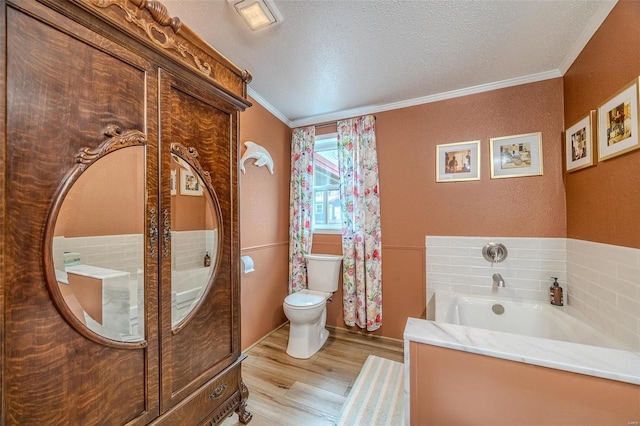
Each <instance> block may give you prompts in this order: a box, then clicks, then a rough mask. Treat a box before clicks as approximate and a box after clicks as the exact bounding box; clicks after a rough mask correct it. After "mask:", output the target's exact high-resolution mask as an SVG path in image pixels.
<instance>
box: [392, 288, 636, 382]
mask: <svg viewBox="0 0 640 426" xmlns="http://www.w3.org/2000/svg"><path fill="white" fill-rule="evenodd" d="M495 304H500V305H502V307H503V308H504V313H503V314H502V315H496V314H494V313H493V311H492V309H491V308H492V307H493V305H495ZM567 312H569V313H571V315H570V314H569V313H567ZM427 313H428V315H427V319H426V320H422V319H417V318H408V320H407V324H406V326H405V331H404V339H405V348H406V347H407V342H409V341H415V342H420V343H424V344H429V345H436V346H441V347H446V348H450V349H456V350H462V351H465V352H470V353H477V354H482V355H488V356H493V357H497V358H502V359H508V360H512V361H517V362H524V363H527V364H532V365H538V366H543V367H549V368H555V369H559V370H564V371H569V372H574V373H580V374H586V375H589V376H594V377H600V378H605V379H611V380H619V381H622V382H626V383H633V384H636V385H640V353H637V352H633V351H630V350H627V349H626V348H625V347H624V346H623V345H622V344H621V343H619V342H617V341H615V340H613V339H611V338H609V337H608V336H606V335H604V334H602V333H600V332H598V331H596V330H595V329H593V328H591V327H589V326H588V325H587V324H585V323H583V322H581V321H579V320H578V319H576V317H575V316H574V314H573V311H572V310H571V308H570V307H568V306H564V307H557V306H552V305H550V304H548V305H547V304H545V303H541V302H538V301H523V300H515V299H509V298H506V297H494V296H481V295H469V294H462V293H448V292H437V293H434V294H433V295H431V296H430V297H429V302H428V304H427Z"/></svg>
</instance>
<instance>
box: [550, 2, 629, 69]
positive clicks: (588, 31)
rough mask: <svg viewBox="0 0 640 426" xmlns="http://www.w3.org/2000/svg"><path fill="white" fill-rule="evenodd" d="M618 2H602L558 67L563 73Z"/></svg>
mask: <svg viewBox="0 0 640 426" xmlns="http://www.w3.org/2000/svg"><path fill="white" fill-rule="evenodd" d="M617 3H618V0H606V1H603V2H602V3H601V4H600V7H599V8H598V10H597V11H596V13H594V14H593V16H592V17H591V20H590V21H589V23H588V24H587V25H586V27H585V28H584V30H583V31H582V34H580V37H578V39H577V40H576V41H575V43H573V46H571V49H569V52H568V53H567V55H566V56H565V57H564V59H563V60H562V63H561V64H560V67H559V68H558V69H559V70H560V72H561V73H562V75H564V74H565V73H566V72H567V71H568V70H569V68H571V65H573V63H574V61H575V60H576V58H577V57H578V55H580V52H582V50H583V49H584V48H585V46H586V45H587V43H589V40H591V37H593V35H594V34H595V33H596V31H597V30H598V28H600V25H602V23H603V22H604V20H605V19H607V16H609V13H610V12H611V10H612V9H613V7H614V6H615V5H616V4H617Z"/></svg>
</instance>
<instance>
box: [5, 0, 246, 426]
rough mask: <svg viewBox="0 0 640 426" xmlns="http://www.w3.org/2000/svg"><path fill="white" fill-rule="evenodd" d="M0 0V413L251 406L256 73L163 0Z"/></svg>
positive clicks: (123, 420) (138, 416)
mask: <svg viewBox="0 0 640 426" xmlns="http://www.w3.org/2000/svg"><path fill="white" fill-rule="evenodd" d="M0 4H1V6H2V7H1V9H0V14H1V15H2V16H1V20H0V22H1V24H0V25H1V26H2V31H1V32H0V48H1V49H2V59H3V63H2V65H3V66H2V67H0V75H1V78H0V84H1V85H2V88H1V90H2V93H3V95H4V96H2V98H1V99H0V114H1V115H2V123H3V125H2V127H1V130H2V131H1V132H0V133H1V137H2V149H0V163H1V164H2V166H3V173H2V175H1V177H0V181H1V184H2V185H1V188H2V189H1V190H0V191H1V192H0V197H1V202H0V221H1V223H0V225H1V226H0V275H1V279H0V290H1V291H0V304H1V306H2V309H3V311H2V315H1V316H0V337H1V342H2V343H1V349H2V350H1V353H0V367H1V368H0V374H1V376H0V379H1V381H2V386H1V392H2V395H1V406H0V409H1V416H0V425H48V426H50V425H83V426H86V425H124V424H128V425H143V424H163V425H164V424H168V425H180V426H188V425H202V424H218V423H220V422H222V421H223V420H224V419H225V418H226V417H228V416H229V415H231V414H233V413H234V412H235V413H237V414H238V416H239V419H240V421H241V422H243V423H247V422H249V420H250V419H251V414H250V413H249V412H248V411H247V410H246V403H247V398H248V390H247V388H246V386H245V385H244V384H243V382H242V376H241V364H240V363H241V361H242V359H243V354H242V353H241V350H240V287H239V280H240V269H239V261H240V260H239V259H240V255H239V253H240V246H239V226H238V220H239V215H238V185H237V184H238V175H237V173H238V158H239V155H238V154H239V153H238V132H239V117H240V112H241V111H243V110H244V109H245V108H247V107H249V106H250V103H249V102H248V100H247V96H246V86H247V83H249V82H250V80H251V74H250V73H249V72H248V71H246V70H242V69H239V68H238V67H237V66H235V65H234V64H232V63H231V62H230V61H229V60H228V59H226V58H225V57H224V56H223V55H221V54H220V53H218V52H217V51H216V50H215V49H214V48H212V47H211V46H209V45H208V44H207V43H205V42H204V41H202V40H201V39H200V38H199V37H198V36H197V35H196V34H194V33H193V32H192V31H191V30H190V29H189V28H188V27H187V26H185V25H183V24H182V23H181V22H180V20H179V19H178V18H176V17H171V16H169V14H168V12H167V9H166V8H165V6H163V5H162V4H161V3H160V2H158V1H152V0H4V1H1V2H0ZM216 19H221V18H218V17H215V16H212V17H211V25H215V21H216Z"/></svg>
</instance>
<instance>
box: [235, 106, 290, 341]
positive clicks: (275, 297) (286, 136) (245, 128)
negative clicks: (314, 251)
mask: <svg viewBox="0 0 640 426" xmlns="http://www.w3.org/2000/svg"><path fill="white" fill-rule="evenodd" d="M251 101H252V102H253V106H252V107H251V108H248V109H247V110H246V111H245V112H243V113H241V116H240V142H241V154H243V153H244V150H245V147H244V142H246V141H253V142H255V143H257V144H258V145H262V146H263V147H265V148H266V149H267V150H268V151H269V153H270V154H271V158H272V159H273V162H274V174H273V175H271V174H270V173H269V171H268V170H267V168H266V167H256V166H254V165H253V162H254V161H255V160H248V161H247V162H246V163H245V170H246V173H245V174H242V172H240V244H241V247H242V252H241V254H242V255H243V256H244V255H247V256H251V258H252V259H253V261H254V265H255V272H251V273H249V274H244V273H242V274H241V307H242V310H241V315H242V326H241V327H242V329H241V334H242V344H241V346H242V349H243V350H244V349H246V348H247V347H248V346H250V345H252V344H253V343H255V342H257V341H258V340H259V339H261V338H262V337H264V336H265V335H267V334H268V333H270V332H271V331H272V330H274V329H275V328H277V327H278V326H280V325H281V324H283V323H284V322H285V321H286V317H285V315H284V311H283V310H282V302H283V301H284V298H285V297H286V296H287V276H288V270H289V263H288V260H287V259H288V256H289V246H288V244H289V177H290V163H291V148H290V146H291V129H289V127H288V126H287V125H285V124H284V123H282V122H281V121H280V120H278V119H277V118H276V117H275V116H274V115H272V114H271V113H270V112H269V111H267V110H266V109H265V108H264V107H262V106H261V105H260V104H258V103H257V102H255V101H253V100H251Z"/></svg>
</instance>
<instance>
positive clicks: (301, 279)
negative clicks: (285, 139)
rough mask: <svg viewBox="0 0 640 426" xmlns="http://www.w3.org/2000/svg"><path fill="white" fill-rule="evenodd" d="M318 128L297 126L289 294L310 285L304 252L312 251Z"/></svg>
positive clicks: (293, 153) (293, 145) (293, 142)
mask: <svg viewBox="0 0 640 426" xmlns="http://www.w3.org/2000/svg"><path fill="white" fill-rule="evenodd" d="M315 134H316V128H315V127H313V126H312V127H304V128H298V129H293V136H292V138H291V186H290V189H289V293H295V292H297V291H299V290H302V289H305V288H307V266H306V264H305V261H304V255H305V254H307V253H309V252H310V251H311V238H312V233H311V206H312V205H313V199H312V198H313V144H314V140H315Z"/></svg>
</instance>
